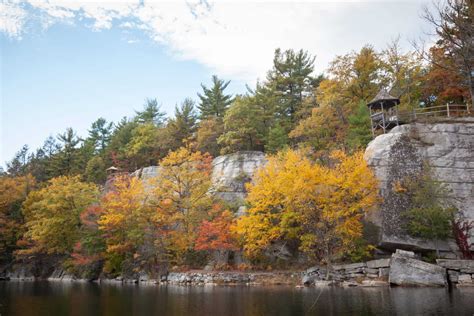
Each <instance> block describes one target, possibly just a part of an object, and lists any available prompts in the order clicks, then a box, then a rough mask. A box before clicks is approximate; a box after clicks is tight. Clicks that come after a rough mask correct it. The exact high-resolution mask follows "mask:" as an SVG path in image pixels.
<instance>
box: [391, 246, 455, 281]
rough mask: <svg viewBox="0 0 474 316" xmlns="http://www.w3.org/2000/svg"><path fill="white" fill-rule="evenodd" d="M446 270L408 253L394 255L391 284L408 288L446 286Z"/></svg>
mask: <svg viewBox="0 0 474 316" xmlns="http://www.w3.org/2000/svg"><path fill="white" fill-rule="evenodd" d="M446 275H447V274H446V269H445V268H443V267H440V266H438V265H435V264H430V263H427V262H423V261H421V260H417V259H415V258H414V256H411V255H407V254H406V252H405V253H402V252H398V253H394V254H393V255H392V259H391V261H390V273H389V283H390V284H395V285H406V286H446V285H447V278H446Z"/></svg>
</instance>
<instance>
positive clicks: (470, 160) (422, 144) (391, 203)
mask: <svg viewBox="0 0 474 316" xmlns="http://www.w3.org/2000/svg"><path fill="white" fill-rule="evenodd" d="M365 159H366V161H367V162H368V164H369V165H370V166H371V167H372V169H373V170H374V172H375V174H376V176H377V178H378V179H379V181H380V189H381V193H382V196H383V197H384V203H383V205H382V207H381V209H380V211H378V212H376V214H375V216H373V221H374V222H375V223H376V224H378V225H379V226H380V227H381V228H382V234H381V235H382V236H381V243H382V245H386V246H392V247H397V246H402V245H403V246H407V245H408V246H410V245H411V246H413V248H414V249H416V248H421V249H423V248H424V249H433V245H432V244H431V243H429V242H423V241H420V240H416V239H413V238H410V237H409V236H407V234H406V233H404V232H403V229H402V228H401V227H402V226H403V225H401V217H400V213H401V212H402V211H403V210H404V209H406V206H407V205H406V204H405V201H403V199H401V198H400V197H396V196H395V194H392V192H393V190H392V186H393V184H394V183H395V182H396V181H399V180H401V179H403V177H405V176H409V175H412V174H413V173H416V172H417V171H419V170H420V168H421V166H422V165H423V163H427V164H428V165H429V166H430V168H431V171H432V173H433V176H434V177H435V179H436V180H438V181H440V182H441V183H444V184H446V185H447V187H448V188H449V189H450V191H451V196H452V197H453V203H455V204H456V206H457V207H458V209H459V210H461V211H462V212H463V214H464V215H465V216H466V218H467V219H470V220H474V119H472V118H467V119H458V120H453V121H451V122H444V123H436V124H434V123H433V124H428V123H423V124H422V123H416V124H409V125H402V126H398V127H395V128H394V129H392V130H391V131H390V132H389V133H387V134H383V135H380V136H378V137H376V138H375V139H374V140H373V141H372V142H371V143H370V144H369V145H368V147H367V149H366V152H365ZM441 247H442V249H444V250H445V251H450V250H453V247H454V248H455V246H454V245H453V244H452V243H451V244H449V243H445V244H444V245H441Z"/></svg>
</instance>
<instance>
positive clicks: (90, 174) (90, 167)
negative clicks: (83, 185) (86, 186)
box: [84, 156, 107, 184]
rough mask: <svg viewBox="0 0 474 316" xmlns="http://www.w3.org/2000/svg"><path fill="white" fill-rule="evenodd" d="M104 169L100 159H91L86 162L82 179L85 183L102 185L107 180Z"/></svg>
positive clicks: (96, 157) (97, 157) (98, 157)
mask: <svg viewBox="0 0 474 316" xmlns="http://www.w3.org/2000/svg"><path fill="white" fill-rule="evenodd" d="M106 169H107V167H106V166H105V163H104V160H103V159H102V157H100V156H95V157H92V158H91V159H90V160H89V161H88V162H87V166H86V170H85V176H84V178H85V179H86V180H87V182H94V183H97V184H104V183H105V180H106V179H107V174H106Z"/></svg>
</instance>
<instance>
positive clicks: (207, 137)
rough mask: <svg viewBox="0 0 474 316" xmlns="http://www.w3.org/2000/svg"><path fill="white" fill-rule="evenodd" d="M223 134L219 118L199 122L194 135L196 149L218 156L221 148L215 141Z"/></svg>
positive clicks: (222, 126) (222, 125) (222, 124)
mask: <svg viewBox="0 0 474 316" xmlns="http://www.w3.org/2000/svg"><path fill="white" fill-rule="evenodd" d="M223 132H224V123H223V122H222V119H221V118H217V117H214V118H213V117H210V118H208V119H205V120H202V121H200V122H199V127H198V130H197V133H196V148H197V149H198V150H199V151H201V152H207V153H210V154H211V155H212V156H214V157H216V156H218V155H219V153H220V150H221V146H220V145H219V144H218V142H217V140H218V139H219V137H220V136H221V135H222V133H223Z"/></svg>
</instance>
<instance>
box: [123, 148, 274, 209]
mask: <svg viewBox="0 0 474 316" xmlns="http://www.w3.org/2000/svg"><path fill="white" fill-rule="evenodd" d="M265 162H266V160H265V155H264V154H263V153H262V152H260V151H240V152H237V153H233V154H229V155H224V156H219V157H216V158H215V159H214V160H213V161H212V189H211V190H212V192H213V194H215V195H216V196H218V197H219V198H221V199H223V200H224V201H226V202H227V203H229V204H231V205H233V206H237V207H239V206H242V205H243V203H244V199H245V196H246V194H247V191H246V190H245V184H246V183H247V182H250V181H251V179H252V175H253V174H254V172H255V171H256V170H257V169H258V168H259V167H261V166H263V165H264V164H265ZM159 172H160V167H158V166H150V167H145V168H142V169H138V170H137V171H135V172H133V173H132V174H131V175H132V176H134V177H138V178H140V179H142V180H143V181H144V182H145V183H146V184H148V185H152V184H149V183H148V181H149V180H151V179H153V178H155V177H156V176H158V174H159Z"/></svg>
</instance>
